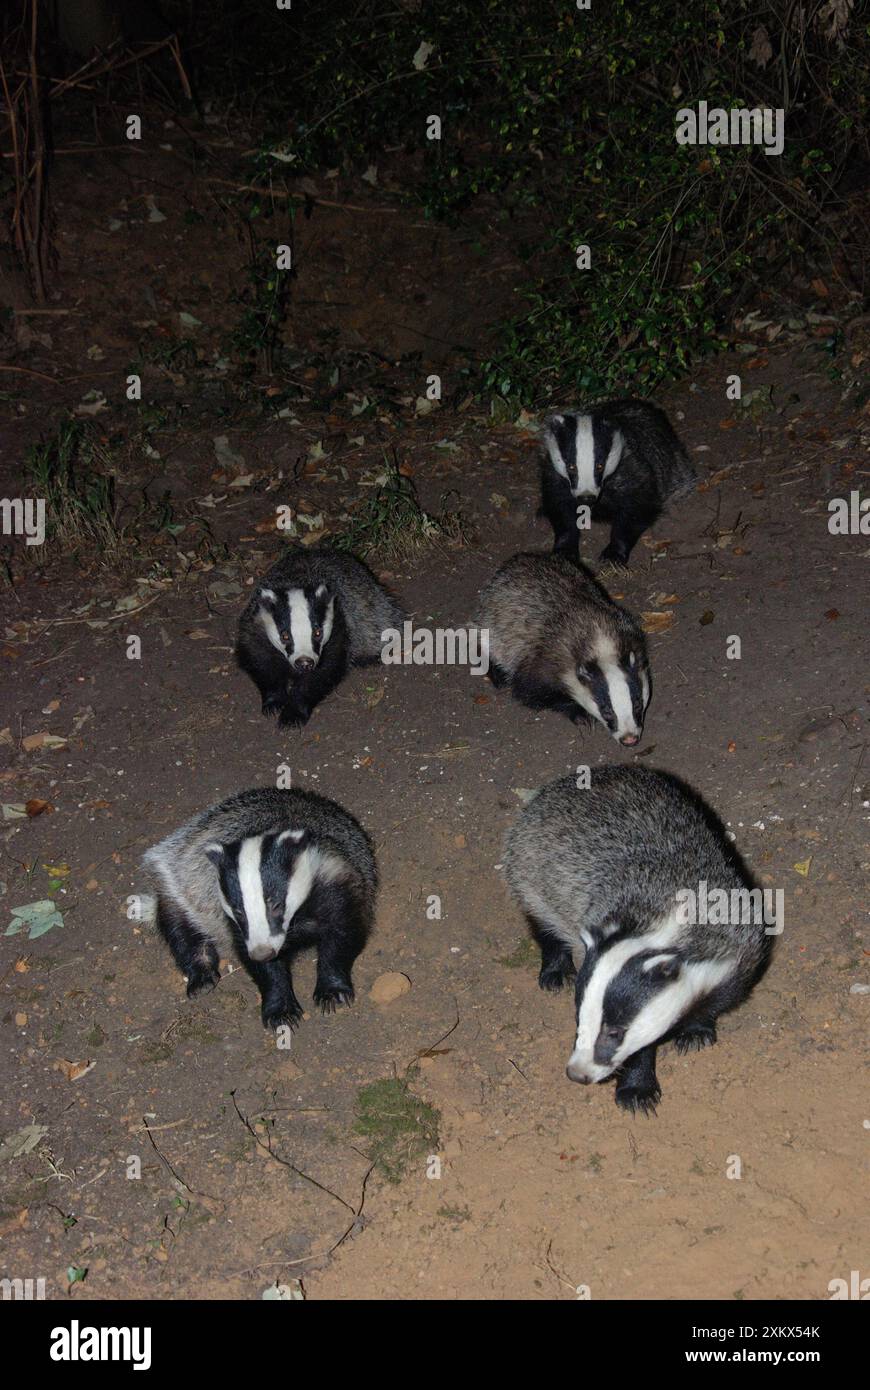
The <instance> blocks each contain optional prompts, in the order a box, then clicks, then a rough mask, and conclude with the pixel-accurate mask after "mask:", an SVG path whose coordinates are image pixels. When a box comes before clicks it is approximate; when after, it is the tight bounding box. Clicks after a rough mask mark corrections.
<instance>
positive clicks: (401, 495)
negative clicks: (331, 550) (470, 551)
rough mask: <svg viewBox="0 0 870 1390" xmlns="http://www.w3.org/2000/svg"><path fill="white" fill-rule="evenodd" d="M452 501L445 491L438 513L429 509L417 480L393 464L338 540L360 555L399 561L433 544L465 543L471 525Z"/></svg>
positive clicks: (341, 547) (340, 546) (340, 547)
mask: <svg viewBox="0 0 870 1390" xmlns="http://www.w3.org/2000/svg"><path fill="white" fill-rule="evenodd" d="M447 500H448V494H445V495H444V496H443V497H442V499H441V501H442V509H441V511H440V512H438V513H436V514H431V513H429V512H426V511H424V510H423V508H422V506H421V505H420V499H419V497H418V496H417V489H416V487H415V486H414V483H413V482H412V480H411V479H410V478H406V477H405V476H404V474H402V473H400V472H399V469H398V467H397V466H396V465H395V464H391V465H388V467H387V471H386V474H385V476H384V481H383V482H382V483H380V484H378V486H377V487H375V488H374V490H373V491H372V492H371V494H370V495H369V496H368V497H366V498H365V499H364V501H362V502H361V503H360V504H359V506H357V507H356V508H355V510H354V511H353V514H352V516H351V519H350V521H349V522H348V524H347V525H346V526H345V528H344V530H343V531H342V532H341V533H340V534H339V535H338V536H336V537H335V539H334V541H333V544H334V545H335V547H336V549H338V550H348V551H351V552H352V553H353V554H354V555H361V556H363V557H365V556H367V555H371V554H373V553H376V554H377V555H378V556H379V557H380V559H382V560H385V561H393V562H396V563H399V564H402V563H408V562H409V561H411V560H414V559H415V558H416V557H417V556H418V555H420V554H421V553H422V551H424V550H426V549H428V547H429V546H433V545H439V544H444V545H451V546H458V545H464V544H465V543H466V541H467V540H468V529H469V528H468V525H467V523H466V521H465V520H464V518H463V516H462V514H461V512H459V511H451V510H450V509H448V508H447V506H446V505H445V504H446V502H447Z"/></svg>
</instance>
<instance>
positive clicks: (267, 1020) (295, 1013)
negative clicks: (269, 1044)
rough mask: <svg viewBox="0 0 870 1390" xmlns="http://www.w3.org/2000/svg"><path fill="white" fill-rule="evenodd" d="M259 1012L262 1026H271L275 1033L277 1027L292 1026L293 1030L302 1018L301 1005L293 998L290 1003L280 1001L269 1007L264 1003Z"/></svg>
mask: <svg viewBox="0 0 870 1390" xmlns="http://www.w3.org/2000/svg"><path fill="white" fill-rule="evenodd" d="M260 1013H261V1017H262V1019H263V1027H264V1028H271V1030H272V1032H273V1033H277V1031H278V1029H279V1028H292V1029H293V1030H294V1031H295V1030H296V1029H297V1028H298V1027H299V1024H300V1022H301V1020H302V1006H301V1004H299V1003H297V1001H296V1000H295V999H294V1001H293V1003H292V1004H286V1003H280V1004H273V1005H271V1007H270V1006H269V1005H267V1004H264V1005H263V1007H262V1009H261V1011H260Z"/></svg>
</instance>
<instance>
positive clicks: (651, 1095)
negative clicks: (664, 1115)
mask: <svg viewBox="0 0 870 1390" xmlns="http://www.w3.org/2000/svg"><path fill="white" fill-rule="evenodd" d="M661 1098H662V1088H661V1086H660V1085H659V1083H658V1082H657V1081H654V1082H652V1083H650V1082H633V1081H628V1082H617V1084H616V1104H617V1105H618V1106H619V1107H620V1108H621V1109H622V1110H627V1111H628V1112H629V1114H631V1115H636V1114H637V1113H638V1112H640V1114H641V1115H654V1114H655V1113H656V1106H657V1105H658V1103H659V1101H660V1100H661Z"/></svg>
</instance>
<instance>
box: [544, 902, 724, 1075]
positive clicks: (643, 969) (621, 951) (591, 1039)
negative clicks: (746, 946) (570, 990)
mask: <svg viewBox="0 0 870 1390" xmlns="http://www.w3.org/2000/svg"><path fill="white" fill-rule="evenodd" d="M676 937H677V930H676V929H675V928H674V927H673V924H670V925H668V924H666V926H665V929H664V930H659V931H653V932H647V933H644V934H642V935H640V936H636V935H632V936H630V937H625V936H620V935H619V934H618V932H617V933H616V934H614V936H613V937H611V938H610V939H609V940H607V941H605V942H604V943H603V944H602V945H600V946H589V947H587V951H586V957H585V959H584V961H583V964H582V966H581V968H580V971H579V972H578V975H577V991H576V1003H577V1039H576V1041H575V1043H574V1050H573V1052H572V1053H571V1056H570V1057H569V1059H568V1066H567V1068H566V1070H567V1073H568V1076H569V1077H570V1079H571V1080H572V1081H580V1082H583V1083H587V1082H590V1081H604V1080H605V1079H606V1078H607V1077H608V1076H612V1075H613V1073H614V1072H615V1071H618V1070H619V1068H620V1067H621V1066H622V1064H623V1062H625V1061H626V1060H627V1059H628V1058H629V1057H632V1056H634V1054H635V1053H636V1052H639V1051H640V1050H641V1048H643V1047H648V1046H649V1045H650V1044H651V1043H657V1042H659V1041H660V1040H661V1039H662V1038H664V1037H665V1036H666V1035H667V1034H668V1033H670V1032H671V1031H672V1030H673V1029H674V1028H675V1027H676V1025H677V1024H678V1023H679V1022H680V1020H681V1019H683V1018H685V1016H686V1015H687V1014H689V1013H690V1012H691V1011H692V1009H693V1008H694V1007H695V1006H696V1005H697V1004H698V1003H700V1001H701V1000H702V999H703V998H704V996H705V995H707V994H709V993H710V992H711V991H712V990H713V989H715V988H716V986H717V985H719V984H720V983H721V982H722V980H723V979H724V978H725V977H726V976H727V975H728V973H729V971H731V970H732V969H733V962H731V961H729V960H704V961H697V960H695V961H690V960H687V959H686V957H685V956H684V955H683V954H682V953H681V952H680V951H679V950H678V949H677V948H676V946H675V945H673V944H669V943H673V942H674V941H675V940H676Z"/></svg>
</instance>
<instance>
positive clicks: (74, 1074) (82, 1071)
mask: <svg viewBox="0 0 870 1390" xmlns="http://www.w3.org/2000/svg"><path fill="white" fill-rule="evenodd" d="M96 1065H97V1064H96V1062H68V1061H67V1060H66V1058H65V1057H58V1059H57V1061H56V1062H55V1064H54V1069H55V1071H59V1072H62V1073H63V1075H64V1076H65V1077H66V1079H67V1081H80V1080H81V1079H82V1077H83V1076H87V1074H88V1072H89V1071H91V1069H92V1068H93V1067H95V1066H96Z"/></svg>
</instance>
